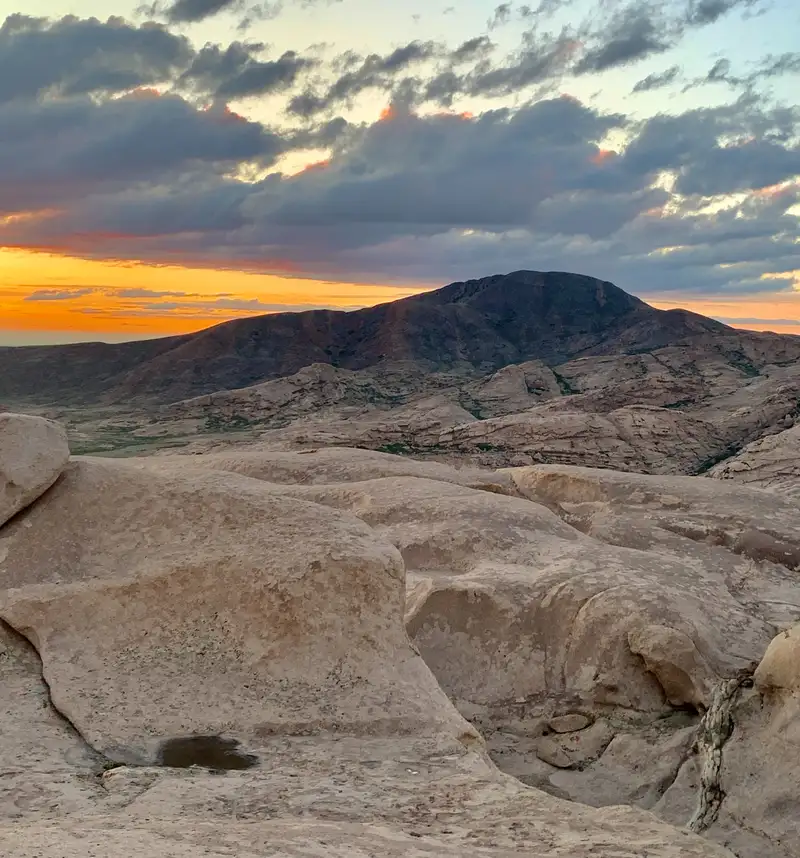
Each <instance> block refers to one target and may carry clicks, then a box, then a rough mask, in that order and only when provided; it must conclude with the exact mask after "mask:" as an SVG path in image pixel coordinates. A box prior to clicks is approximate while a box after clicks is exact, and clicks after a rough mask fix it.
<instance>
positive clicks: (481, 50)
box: [450, 36, 494, 65]
mask: <svg viewBox="0 0 800 858" xmlns="http://www.w3.org/2000/svg"><path fill="white" fill-rule="evenodd" d="M493 47H494V45H493V44H492V40H491V39H490V38H489V37H488V36H476V37H475V38H473V39H467V41H466V42H462V43H461V44H460V45H459V46H458V47H457V48H456V49H455V50H454V51H453V53H452V54H451V55H450V61H451V62H452V63H454V64H456V65H458V64H459V63H468V62H471V61H472V60H475V59H481V58H483V57H485V56H487V55H488V54H489V52H490V51H491V50H492V48H493Z"/></svg>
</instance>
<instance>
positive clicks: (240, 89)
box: [177, 42, 316, 101]
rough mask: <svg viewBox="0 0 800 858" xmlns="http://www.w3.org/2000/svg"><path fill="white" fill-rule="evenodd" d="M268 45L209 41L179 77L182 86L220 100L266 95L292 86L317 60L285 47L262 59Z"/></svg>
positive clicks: (183, 88)
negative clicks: (276, 54)
mask: <svg viewBox="0 0 800 858" xmlns="http://www.w3.org/2000/svg"><path fill="white" fill-rule="evenodd" d="M264 49H265V46H264V45H263V44H260V43H256V44H245V43H242V42H233V43H232V44H230V45H228V46H227V47H224V48H223V47H222V46H221V45H214V44H207V45H205V46H204V47H203V48H201V50H200V51H199V52H198V53H197V55H196V56H195V58H194V60H193V62H192V64H191V65H190V66H189V68H187V69H186V71H185V72H184V73H183V74H182V75H181V77H180V78H179V80H178V81H177V86H178V88H179V89H181V90H184V91H194V92H196V93H203V94H208V95H211V96H213V97H214V98H215V99H218V100H221V101H230V100H235V99H240V98H248V97H251V96H255V95H267V94H269V93H274V92H281V91H283V90H286V89H288V88H290V87H291V86H292V85H293V84H294V83H295V82H296V81H297V79H298V77H299V76H300V74H301V73H302V72H304V71H307V70H309V69H311V68H313V67H314V66H315V65H316V60H312V59H308V58H304V57H301V56H299V55H298V54H296V53H295V52H294V51H285V52H284V53H283V54H282V55H281V56H280V57H278V58H277V59H275V60H264V59H260V58H259V55H260V54H261V53H262V52H263V51H264Z"/></svg>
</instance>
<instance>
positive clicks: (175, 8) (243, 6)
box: [165, 0, 339, 26]
mask: <svg viewBox="0 0 800 858" xmlns="http://www.w3.org/2000/svg"><path fill="white" fill-rule="evenodd" d="M294 2H295V4H296V5H300V6H312V5H314V4H315V3H321V2H328V3H335V2H339V0H299V2H298V0H294ZM283 5H284V3H283V0H275V2H269V0H266V1H265V2H260V3H251V2H247V0H174V2H172V3H170V4H169V6H168V7H167V9H166V10H165V14H166V16H167V18H168V19H169V20H170V21H171V22H173V23H178V24H193V23H197V22H199V21H205V20H207V19H208V18H213V17H214V16H215V15H219V14H220V13H222V12H232V13H233V12H235V13H244V15H245V19H244V25H245V26H247V24H248V23H249V22H250V21H252V20H254V19H264V18H271V17H274V16H276V15H278V14H279V13H280V11H281V9H282V7H283Z"/></svg>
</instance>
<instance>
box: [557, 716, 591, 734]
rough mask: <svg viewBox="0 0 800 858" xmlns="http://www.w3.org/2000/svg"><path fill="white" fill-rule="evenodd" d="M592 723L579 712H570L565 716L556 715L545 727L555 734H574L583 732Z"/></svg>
mask: <svg viewBox="0 0 800 858" xmlns="http://www.w3.org/2000/svg"><path fill="white" fill-rule="evenodd" d="M591 723H592V719H591V718H589V717H588V716H586V715H583V714H581V713H580V712H570V713H569V714H567V715H556V717H555V718H551V719H550V720H549V721H548V722H547V726H548V727H549V728H550V729H551V730H554V731H555V732H556V733H574V732H575V731H576V730H585V729H586V728H587V727H588V726H589V725H590V724H591Z"/></svg>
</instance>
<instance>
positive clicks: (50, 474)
mask: <svg viewBox="0 0 800 858" xmlns="http://www.w3.org/2000/svg"><path fill="white" fill-rule="evenodd" d="M68 459H69V445H68V444H67V433H66V432H65V431H64V429H63V427H61V426H60V425H59V424H58V423H54V422H52V421H51V420H45V419H44V418H42V417H29V416H26V415H21V414H0V526H2V525H3V524H5V523H6V522H7V521H8V520H9V519H10V518H12V517H13V516H15V515H16V514H17V513H18V512H19V511H20V510H22V509H25V507H26V506H28V504H31V503H33V502H34V501H35V500H36V499H37V498H38V497H40V495H42V494H44V492H46V491H47V489H49V488H50V486H52V485H53V483H54V482H55V481H56V480H57V479H58V477H59V476H60V474H61V472H62V471H63V470H64V466H65V465H66V463H67V461H68Z"/></svg>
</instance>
